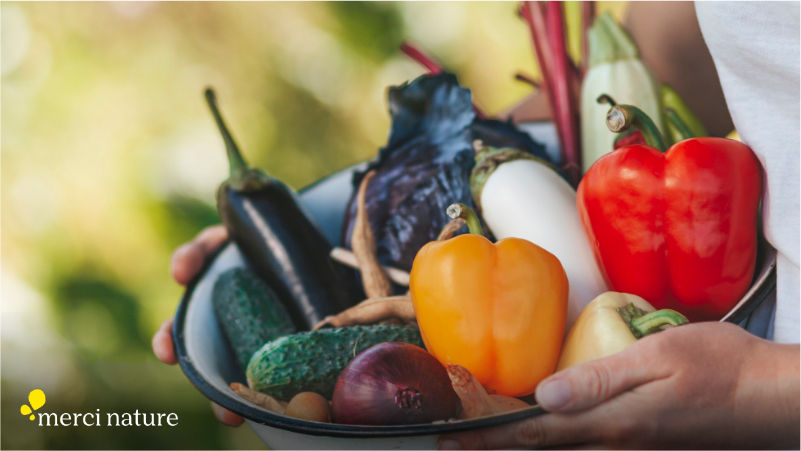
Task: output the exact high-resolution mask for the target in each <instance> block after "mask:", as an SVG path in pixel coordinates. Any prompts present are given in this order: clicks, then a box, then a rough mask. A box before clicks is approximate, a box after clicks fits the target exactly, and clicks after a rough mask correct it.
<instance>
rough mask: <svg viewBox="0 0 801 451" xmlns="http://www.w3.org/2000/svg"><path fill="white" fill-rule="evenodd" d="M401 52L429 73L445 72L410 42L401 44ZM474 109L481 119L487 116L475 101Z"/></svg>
mask: <svg viewBox="0 0 801 451" xmlns="http://www.w3.org/2000/svg"><path fill="white" fill-rule="evenodd" d="M400 49H401V52H403V53H405V54H406V56H408V57H409V58H411V59H413V60H414V61H417V62H418V63H420V65H422V66H423V67H425V68H426V69H427V70H428V73H429V74H432V75H434V74H438V73H440V72H443V71H444V70H445V69H443V68H442V66H440V65H439V64H438V63H437V62H436V61H434V60H433V59H432V58H430V57H429V56H427V55H426V54H425V53H423V52H421V51H420V50H419V49H417V48H416V47H414V46H413V45H411V44H409V43H408V42H402V43H401V46H400ZM473 111H474V112H475V113H476V116H478V118H479V119H484V118H485V117H487V116H486V115H485V114H484V112H483V111H481V109H479V108H478V107H477V106H476V104H475V102H473Z"/></svg>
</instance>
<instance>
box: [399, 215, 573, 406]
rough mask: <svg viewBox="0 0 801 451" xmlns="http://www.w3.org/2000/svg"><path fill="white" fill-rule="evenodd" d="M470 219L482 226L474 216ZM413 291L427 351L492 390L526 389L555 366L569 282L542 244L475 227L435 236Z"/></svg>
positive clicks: (418, 266) (416, 268)
mask: <svg viewBox="0 0 801 451" xmlns="http://www.w3.org/2000/svg"><path fill="white" fill-rule="evenodd" d="M464 208H465V209H466V207H464ZM449 210H450V209H449ZM472 214H474V213H472ZM468 224H469V225H472V226H471V232H474V231H476V229H477V228H478V229H480V225H478V224H479V223H478V220H477V219H473V220H472V221H471V220H470V219H468ZM409 291H410V294H411V297H412V303H413V305H414V311H415V313H416V315H417V323H418V325H419V326H420V333H421V335H422V337H423V342H424V343H425V345H426V348H427V349H428V351H429V352H430V353H431V354H433V355H434V356H435V357H436V358H437V359H439V361H440V362H442V363H443V364H446V365H447V364H456V365H461V366H463V367H465V368H467V369H468V370H469V371H470V372H471V373H472V374H473V375H475V377H476V378H477V379H478V380H479V382H481V383H482V384H483V385H484V386H485V387H486V388H487V389H488V390H489V391H490V392H495V393H499V394H502V395H508V396H525V395H529V394H531V393H533V392H534V389H535V388H536V387H537V384H538V383H539V382H540V381H541V380H542V379H544V378H545V377H547V376H548V375H550V374H551V373H553V372H554V369H555V368H556V363H557V361H558V359H559V352H560V349H561V346H562V339H563V337H564V330H565V316H566V314H567V294H568V284H567V276H566V275H565V271H564V269H563V268H562V264H561V263H560V262H559V260H558V259H557V258H556V257H555V256H554V255H553V254H551V253H549V252H548V251H546V250H545V249H543V248H541V247H539V246H537V245H535V244H533V243H531V242H529V241H526V240H523V239H519V238H506V239H504V240H501V241H499V242H497V243H495V244H493V243H492V242H490V241H489V240H487V239H486V238H484V237H483V236H481V235H479V234H474V233H469V234H465V235H459V236H456V237H454V238H451V239H449V240H446V241H432V242H430V243H428V244H426V245H425V246H423V248H422V249H420V251H419V252H418V253H417V256H416V257H415V259H414V263H413V265H412V272H411V275H410V284H409Z"/></svg>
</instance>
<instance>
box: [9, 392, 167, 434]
mask: <svg viewBox="0 0 801 451" xmlns="http://www.w3.org/2000/svg"><path fill="white" fill-rule="evenodd" d="M45 400H46V397H45V394H44V391H42V390H41V389H38V388H37V389H35V390H31V392H30V393H28V404H30V405H28V404H23V405H21V406H20V407H19V413H21V414H22V415H25V416H27V417H28V419H29V420H31V421H34V420H36V417H37V415H38V417H39V426H80V427H91V426H109V427H114V426H123V427H127V426H135V427H142V426H144V427H161V426H169V427H175V426H178V414H177V413H175V412H170V413H164V412H140V411H139V409H136V410H135V411H134V412H105V415H103V413H101V412H100V409H95V411H94V412H61V413H55V412H39V413H38V414H35V413H33V412H34V411H36V410H39V409H40V408H42V406H43V405H45Z"/></svg>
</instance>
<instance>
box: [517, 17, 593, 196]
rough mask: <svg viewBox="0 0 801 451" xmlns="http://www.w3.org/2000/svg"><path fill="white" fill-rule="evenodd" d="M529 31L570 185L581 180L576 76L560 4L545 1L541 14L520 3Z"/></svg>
mask: <svg viewBox="0 0 801 451" xmlns="http://www.w3.org/2000/svg"><path fill="white" fill-rule="evenodd" d="M520 12H521V15H522V16H523V18H524V19H525V20H526V22H527V23H528V26H529V30H530V31H531V38H532V41H533V42H534V49H535V51H536V53H537V60H538V61H539V63H540V70H541V72H542V75H543V85H544V86H545V87H546V88H547V92H548V99H549V100H550V102H551V110H552V113H553V120H554V123H555V124H556V129H557V132H558V135H559V141H560V142H561V144H562V164H563V168H564V173H565V176H566V178H567V179H568V181H570V182H571V183H572V184H573V185H574V186H575V185H577V184H578V181H579V179H580V178H581V172H580V169H579V168H580V167H581V162H580V160H579V159H580V158H581V153H580V152H579V135H578V114H577V109H576V104H575V102H574V99H573V92H572V90H571V86H572V83H573V81H574V80H573V78H574V77H575V76H576V74H575V71H574V70H573V68H572V67H571V62H570V59H569V57H568V55H567V45H566V44H565V23H564V12H563V10H562V5H561V3H560V2H547V4H546V6H545V11H544V12H543V9H542V6H541V5H540V4H539V3H535V2H523V4H522V7H521V9H520Z"/></svg>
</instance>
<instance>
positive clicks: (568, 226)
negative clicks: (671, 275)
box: [470, 148, 607, 327]
mask: <svg viewBox="0 0 801 451" xmlns="http://www.w3.org/2000/svg"><path fill="white" fill-rule="evenodd" d="M476 159H477V162H476V166H475V168H474V169H473V173H472V175H471V178H470V183H471V189H472V191H473V200H474V201H475V202H476V205H477V206H478V207H479V209H480V211H481V216H482V218H483V219H484V223H485V224H486V225H487V227H489V229H490V230H491V231H492V233H493V235H495V238H497V239H499V240H500V239H503V238H509V237H517V238H523V239H526V240H528V241H531V242H532V243H534V244H536V245H538V246H540V247H542V248H544V249H545V250H547V251H548V252H550V253H552V254H554V255H555V256H556V257H557V258H558V259H559V261H560V262H561V263H562V266H563V267H564V269H565V273H566V274H567V279H568V283H569V286H570V292H569V296H568V308H567V326H568V327H570V326H571V325H572V324H573V321H575V319H576V317H578V314H579V312H581V310H582V309H583V308H584V306H585V305H586V304H587V303H589V302H590V301H591V300H592V299H594V298H595V297H596V296H598V295H599V294H601V293H603V292H605V291H607V289H606V284H605V282H604V279H603V277H602V276H601V272H600V271H599V269H598V266H597V265H596V263H595V258H594V256H593V253H592V249H591V248H590V245H589V241H588V239H587V237H586V235H585V234H584V229H583V227H582V224H581V221H580V219H579V215H578V210H577V209H576V191H575V190H573V188H572V187H571V186H570V185H569V184H568V183H567V181H565V179H563V178H562V177H561V176H559V174H557V173H556V172H555V170H554V169H553V168H551V167H550V166H549V165H548V164H547V163H545V162H543V161H541V160H539V159H536V158H535V157H532V156H531V155H529V154H526V153H523V152H521V151H518V150H516V149H490V148H483V149H481V150H480V151H479V152H478V154H477V158H476Z"/></svg>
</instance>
